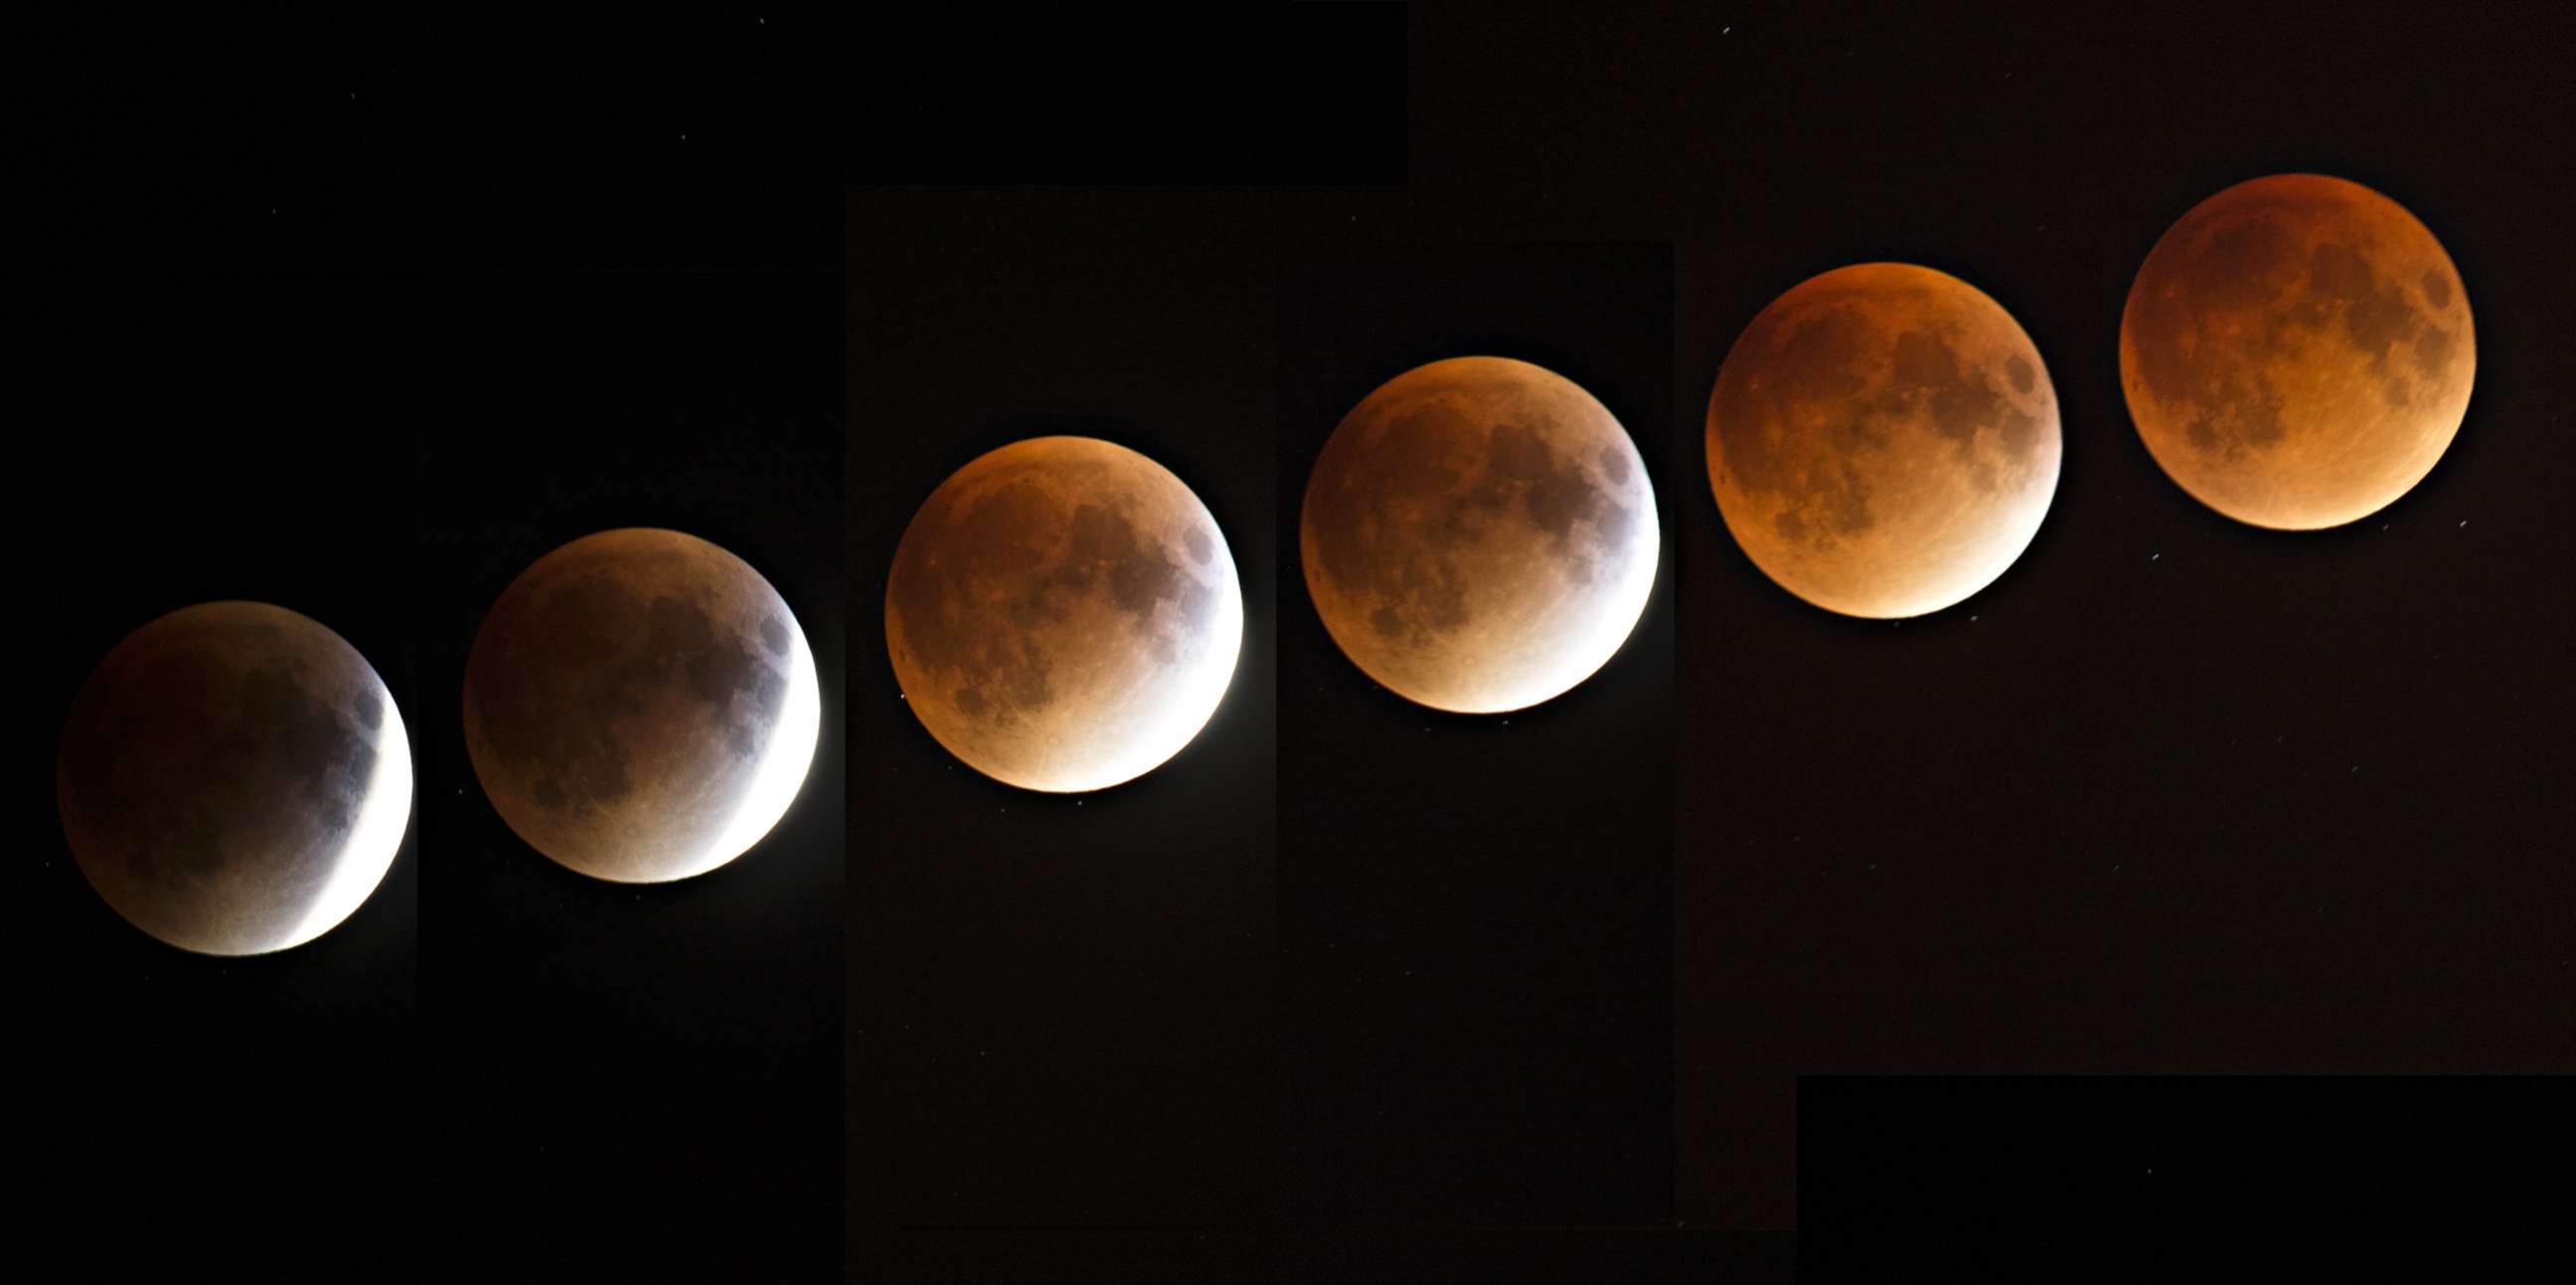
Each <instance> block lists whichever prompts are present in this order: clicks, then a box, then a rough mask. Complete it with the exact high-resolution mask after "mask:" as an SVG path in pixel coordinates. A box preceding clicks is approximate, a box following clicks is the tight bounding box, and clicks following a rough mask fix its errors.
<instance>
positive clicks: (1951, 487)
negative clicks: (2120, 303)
mask: <svg viewBox="0 0 2576 1285" xmlns="http://www.w3.org/2000/svg"><path fill="white" fill-rule="evenodd" d="M1705 440H1706V446H1707V451H1708V479H1709V485H1710V487H1711V488H1712V489H1713V490H1714V491H1715V492H1716V494H1717V507H1718V512H1719V513H1720V514H1721V515H1722V516H1723V517H1724V518H1725V519H1726V528H1727V530H1728V531H1729V532H1731V533H1732V534H1733V535H1734V536H1735V541H1736V543H1737V544H1738V545H1739V546H1741V547H1742V548H1743V550H1744V553H1745V556H1747V557H1749V558H1751V559H1752V560H1753V564H1754V565H1755V566H1757V567H1760V568H1761V569H1762V572H1763V574H1765V575H1768V576H1769V577H1771V579H1772V580H1773V581H1774V582H1776V583H1778V584H1779V585H1780V587H1782V588H1784V589H1787V590H1788V591H1789V592H1791V593H1793V594H1796V595H1797V596H1799V597H1801V598H1804V599H1806V600H1807V601H1808V602H1811V603H1814V604H1815V605H1817V606H1819V607H1823V608H1825V609H1826V610H1828V611H1836V612H1840V613H1842V614H1844V615H1849V616H1863V617H1870V618H1874V619H1896V618H1902V617H1906V616H1919V615H1922V614H1924V613H1925V612H1930V611H1938V610H1940V609H1941V608H1943V607H1947V606H1950V605H1952V604H1953V603H1956V602H1958V601H1960V600H1961V599H1963V598H1966V597H1968V596H1969V595H1970V594H1973V593H1975V592H1977V591H1978V590H1980V589H1983V588H1985V587H1986V586H1987V585H1989V584H1991V583H1993V582H1994V580H1995V577H1997V576H2000V575H2002V574H2003V573H2004V570H2005V569H2006V568H2008V567H2010V566H2011V565H2012V564H2013V561H2014V560H2015V559H2017V558H2019V557H2020V556H2021V553H2022V550H2024V549H2026V548H2028V547H2029V546H2030V541H2031V537H2032V536H2034V535H2036V534H2037V533H2038V531H2039V524H2040V521H2041V520H2042V519H2043V518H2045V517H2046V516H2047V514H2048V505H2049V500H2050V499H2051V497H2053V496H2054V495H2055V494H2056V493H2057V470H2058V460H2059V456H2060V455H2061V453H2062V451H2063V441H2062V439H2061V437H2060V434H2059V429H2058V418H2057V391H2056V389H2055V388H2054V387H2053V386H2052V385H2051V384H2050V383H2049V378H2048V367H2047V365H2046V363H2044V362H2042V361H2041V360H2040V356H2039V350H2038V349H2037V348H2035V347H2033V346H2032V344H2031V342H2030V337H2029V336H2028V335H2026V334H2024V333H2022V329H2021V326H2020V325H2019V324H2018V323H2016V322H2014V320H2013V319H2012V316H2011V314H2009V313H2006V312H2005V311H2004V310H2003V307H2002V306H2001V305H1999V304H1997V303H1996V302H1995V301H1994V300H1992V299H1989V298H1987V297H1986V296H1985V294H1984V293H1983V292H1981V291H1979V290H1978V289H1977V288H1976V287H1974V286H1971V285H1969V284H1968V283H1966V282H1964V281H1961V280H1959V279H1958V278H1956V277H1953V276H1950V275H1948V274H1946V273H1941V272H1935V271H1933V270H1932V269H1930V268H1923V267H1917V266H1915V265H1912V264H1905V263H1862V264H1854V265H1852V266H1850V267H1845V268H1836V269H1834V270H1833V271H1831V272H1827V273H1823V274H1821V275H1819V276H1815V277H1811V278H1809V279H1807V280H1806V281H1803V282H1800V283H1799V284H1798V285H1796V286H1795V287H1792V288H1791V289H1790V290H1789V292H1788V293H1786V294H1784V295H1781V296H1780V297H1779V298H1778V299H1775V300H1773V301H1772V302H1771V304H1770V306H1769V307H1766V308H1764V309H1763V310H1762V311H1761V312H1760V313H1759V314H1757V315H1756V316H1755V317H1754V318H1753V321H1752V323H1751V324H1750V325H1747V326H1746V327H1745V328H1744V333H1743V334H1742V335H1740V336H1738V337H1737V339H1736V341H1735V346H1734V347H1733V348H1731V349H1729V350H1728V352H1727V354H1726V361H1725V363H1724V364H1723V365H1722V366H1720V367H1719V370H1718V376H1717V386H1716V388H1715V389H1714V390H1712V391H1711V392H1710V394H1709V399H1708V423H1707V432H1706V439H1705Z"/></svg>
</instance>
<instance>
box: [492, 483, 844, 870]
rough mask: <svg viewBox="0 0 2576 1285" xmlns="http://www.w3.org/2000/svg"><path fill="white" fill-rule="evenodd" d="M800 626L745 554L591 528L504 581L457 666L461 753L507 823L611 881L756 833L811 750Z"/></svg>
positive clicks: (722, 856) (716, 853)
mask: <svg viewBox="0 0 2576 1285" xmlns="http://www.w3.org/2000/svg"><path fill="white" fill-rule="evenodd" d="M821 717H822V698H821V695H820V692H819V690H818V688H817V685H816V678H815V672H814V657H813V654H812V653H811V652H810V651H808V650H807V648H806V643H805V632H804V630H803V629H801V628H800V627H798V625H797V623H796V616H795V613H793V612H792V611H790V610H788V607H787V603H786V601H785V600H784V599H782V598H780V597H779V595H778V591H777V590H776V589H774V588H772V587H771V586H770V584H769V582H768V581H767V580H765V579H763V578H762V577H761V575H760V573H759V572H757V571H754V570H753V569H752V568H751V566H750V565H749V564H747V563H745V562H744V561H743V560H742V559H740V558H737V557H735V556H734V555H732V554H731V553H728V552H726V551H725V550H723V549H720V548H718V547H716V546H715V545H712V544H709V543H707V542H706V541H704V540H701V539H698V538H697V537H695V536H689V535H683V534H681V533H680V532H677V531H664V530H656V529H650V528H625V529H620V530H615V531H602V532H600V533H598V534H596V535H588V536H584V537H582V538H581V539H578V540H575V541H573V542H572V543H570V544H567V545H564V546H563V547H561V548H559V549H556V550H555V551H553V552H552V553H549V554H547V555H546V556H544V557H542V558H539V559H537V561H536V562H535V563H534V564H532V565H531V566H529V568H528V569H527V570H526V571H523V572H521V573H519V576H518V578H517V579H515V580H512V581H511V582H510V585H509V587H508V588H506V589H504V590H502V592H501V596H500V598H499V600H498V601H496V602H494V603H493V604H492V610H491V611H490V612H489V613H488V614H486V615H485V616H484V618H483V626H482V629H481V630H480V631H479V632H477V633H476V634H475V636H474V648H473V651H472V652H471V653H470V654H469V655H468V656H467V658H466V665H465V748H466V751H467V753H468V754H469V755H470V756H471V757H472V759H473V761H474V775H475V777H476V779H478V780H480V781H481V782H482V783H483V792H484V794H485V796H486V797H488V798H490V799H491V801H492V807H493V809H494V810H495V811H497V812H499V813H500V814H501V819H502V820H503V821H505V822H507V823H508V824H509V827H510V829H511V830H512V831H514V832H516V833H517V834H518V836H519V837H520V838H522V839H524V840H526V841H527V843H528V846H530V847H532V848H535V849H536V850H537V851H539V852H541V853H544V854H545V855H546V856H548V857H550V858H552V859H554V860H555V861H556V862H558V863H560V864H562V865H564V866H566V867H569V868H571V869H573V870H578V871H580V872H581V873H583V874H586V875H591V876H593V877H595V878H600V879H607V880H611V881H614V882H617V883H663V882H667V881H669V880H673V879H685V878H688V877H690V876H692V875H697V874H703V873H705V872H707V871H709V870H712V869H715V868H716V867H718V866H721V865H723V864H725V863H726V862H728V861H731V860H733V859H734V858H735V857H737V856H739V855H741V854H742V853H743V851H745V850H746V849H748V848H750V847H751V846H752V845H753V844H754V843H757V842H759V840H760V838H761V836H763V835H765V834H767V833H768V832H769V829H770V827H771V826H773V825H776V824H777V822H778V819H779V817H780V816H782V815H784V814H785V812H786V811H787V806H788V804H789V803H791V802H793V801H794V799H795V797H796V793H797V789H798V787H799V786H801V785H802V784H803V782H804V780H805V771H806V768H807V767H808V766H809V765H810V764H811V763H812V761H813V757H814V743H815V738H816V736H817V734H818V732H819V730H820V726H821Z"/></svg>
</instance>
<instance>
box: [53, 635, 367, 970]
mask: <svg viewBox="0 0 2576 1285" xmlns="http://www.w3.org/2000/svg"><path fill="white" fill-rule="evenodd" d="M54 792H55V800H56V802H57V804H58V805H59V807H60V809H61V812H62V821H63V834H64V836H65V838H67V839H68V840H69V841H70V844H71V849H72V857H73V859H74V860H75V861H76V862H78V863H79V865H80V870H81V873H82V874H83V875H85V876H87V877H88V879H89V882H90V886H91V887H93V888H96V889H97V890H98V894H99V896H101V897H103V898H105V899H106V901H107V904H108V905H109V906H111V907H113V908H114V909H115V910H116V913H117V914H119V915H122V916H124V917H125V920H126V922H128V923H130V924H133V925H134V926H135V927H137V928H140V929H142V930H143V931H145V932H147V933H150V934H151V935H153V936H154V937H158V938H160V939H161V940H162V941H165V942H168V943H170V944H171V945H173V946H177V947H179V948H181V949H183V950H191V951H195V952H197V953H199V954H205V955H260V954H266V953H268V952H270V951H277V950H285V949H287V948H288V947H290V946H298V945H301V944H303V943H305V942H308V941H311V940H313V939H314V938H316V937H319V936H321V935H322V934H323V933H326V932H328V931H330V930H331V929H332V928H333V927H334V926H336V925H338V924H339V923H340V921H341V920H344V919H346V918H348V917H349V915H350V913H351V912H353V911H355V910H356V909H357V908H358V906H359V905H360V904H361V903H363V902H364V901H366V899H367V896H368V894H370V893H372V892H374V891H375V889H376V885H377V884H379V883H381V882H383V880H384V877H385V870H386V868H387V867H389V866H391V865H392V864H393V859H394V853H395V851H396V850H397V849H399V848H400V847H401V846H402V839H403V832H404V831H405V830H406V829H408V828H409V826H410V819H411V804H412V778H411V745H410V743H409V742H408V741H407V740H406V739H405V738H404V736H403V722H402V714H401V713H400V712H399V711H398V710H396V709H395V708H394V700H393V694H392V693H391V692H389V691H387V690H386V688H385V684H384V680H382V679H380V678H378V677H377V676H376V671H375V670H374V669H372V668H370V667H369V666H368V664H367V662H366V659H365V658H364V657H362V656H360V655H359V654H358V653H357V651H356V650H355V649H354V648H352V647H350V646H349V644H348V643H346V642H344V641H342V640H341V638H340V636H339V635H338V634H335V633H333V632H331V631H330V630H329V629H326V628H324V627H322V626H321V625H319V624H317V623H315V622H314V621H312V620H310V619H307V618H305V617H303V616H300V615H297V614H296V613H294V612H292V611H288V610H286V609H285V608H283V607H274V606H270V605H268V604H266V603H259V602H209V603H202V604H199V605H197V606H193V607H183V608H181V609H179V610H177V611H174V612H171V613H170V614H168V615H166V616H163V617H161V618H160V619H157V620H154V621H153V622H151V623H150V624H147V625H145V626H143V627H142V628H141V629H138V630H136V631H135V632H134V633H133V634H131V635H129V636H127V637H126V639H125V640H124V641H123V642H120V643H118V644H117V645H116V647H115V648H114V649H113V650H111V651H109V652H108V653H107V656H106V657H105V658H104V659H102V660H100V661H99V663H98V667H97V668H96V669H94V670H92V671H90V675H89V678H88V680H87V681H86V682H84V683H82V684H81V689H80V692H79V694H78V695H76V696H75V697H74V698H73V700H72V708H71V717H70V718H69V719H68V720H67V721H66V722H65V723H64V726H63V735H62V742H61V746H60V752H59V754H58V755H57V757H56V759H55V770H54Z"/></svg>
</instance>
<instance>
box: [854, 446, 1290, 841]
mask: <svg viewBox="0 0 2576 1285" xmlns="http://www.w3.org/2000/svg"><path fill="white" fill-rule="evenodd" d="M1242 643H1243V591H1242V589H1241V587H1240V586H1239V585H1238V584H1237V582H1236V579H1235V569H1234V559H1233V556H1232V555H1231V554H1230V553H1229V552H1228V551H1227V549H1226V544H1225V535H1224V533H1223V532H1221V531H1219V530H1218V529H1217V525H1216V519H1215V518H1213V517H1211V516H1210V515H1209V513H1208V511H1207V507H1206V506H1205V505H1203V504H1201V503H1200V502H1199V498H1198V497H1197V496H1196V495H1194V494H1192V493H1191V492H1190V489H1189V487H1187V486H1186V485H1184V484H1183V483H1182V482H1181V480H1180V479H1179V478H1177V477H1174V476H1172V474H1171V473H1169V472H1167V471H1166V470H1164V469H1163V467H1162V466H1161V465H1158V464H1156V463H1154V462H1153V461H1152V460H1149V459H1147V458H1145V457H1144V456H1142V455H1139V454H1137V453H1136V452H1134V451H1131V450H1128V449H1127V448H1125V447H1122V446H1117V445H1113V444H1111V443H1109V442H1104V441H1100V440H1098V439H1096V438H1089V437H1038V438H1031V439H1029V440H1027V441H1023V442H1014V443H1012V444H1011V445H1008V446H1005V447H1002V448H1001V449H999V450H996V451H993V452H990V453H988V454H986V455H983V456H980V457H978V458H977V459H975V460H974V461H972V462H971V463H969V464H967V465H966V467H964V468H962V469H959V470H957V472H956V473H955V475H953V476H951V477H950V478H949V479H948V480H947V481H945V482H942V483H940V485H939V489H937V490H935V491H933V492H931V494H930V498H929V499H928V500H925V501H923V503H922V506H921V511H920V512H919V513H916V514H914V515H913V519H912V524H911V525H910V526H908V527H906V528H904V533H903V541H902V543H901V545H900V546H899V547H898V548H897V549H896V551H895V558H894V566H893V569H892V570H891V571H890V572H889V573H888V575H887V578H886V650H887V653H888V655H889V657H890V658H891V659H892V661H893V662H894V671H895V678H896V681H898V682H900V683H901V684H902V685H903V694H904V700H905V702H906V703H908V704H910V705H911V706H912V712H913V714H914V715H915V716H917V717H918V718H920V719H921V723H922V726H923V727H925V728H928V729H929V731H930V734H931V735H932V736H933V737H935V738H936V739H937V740H938V741H939V743H940V744H941V745H943V746H945V747H947V749H948V751H949V752H950V753H952V754H955V755H956V756H957V757H958V758H959V759H961V760H963V761H964V762H965V763H966V764H967V766H969V767H972V768H974V769H975V770H977V771H979V772H982V773H984V774H986V775H988V776H991V777H993V778H994V779H996V780H1000V781H1004V782H1007V783H1009V784H1012V785H1016V786H1020V787H1022V788H1024V789H1031V790H1045V791H1050V792H1055V793H1071V792H1075V791H1082V790H1097V789H1101V788H1103V787H1106V786H1111V785H1116V784H1118V783H1119V782H1121V781H1126V780H1130V779H1133V778H1135V777H1137V776H1140V775H1143V774H1144V773H1146V772H1148V771H1151V770H1152V769H1153V768H1155V767H1156V766H1158V765H1160V764H1161V763H1162V762H1163V761H1164V760H1166V759H1169V758H1170V757H1171V756H1172V755H1174V754H1177V753H1179V752H1180V750H1181V747H1182V746H1184V745H1187V744H1188V743H1189V742H1190V739H1191V738H1192V737H1194V736H1196V735H1197V734H1198V731H1199V729H1200V728H1201V727H1202V726H1204V725H1205V724H1206V723H1207V720H1208V719H1209V717H1210V716H1212V715H1213V714H1214V713H1215V712H1216V706H1217V702H1218V700H1219V699H1221V698H1222V697H1223V696H1224V695H1225V689H1226V684H1227V683H1228V682H1229V681H1231V680H1232V678H1233V676H1234V666H1235V660H1236V657H1237V655H1238V654H1239V653H1240V651H1241V650H1242Z"/></svg>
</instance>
